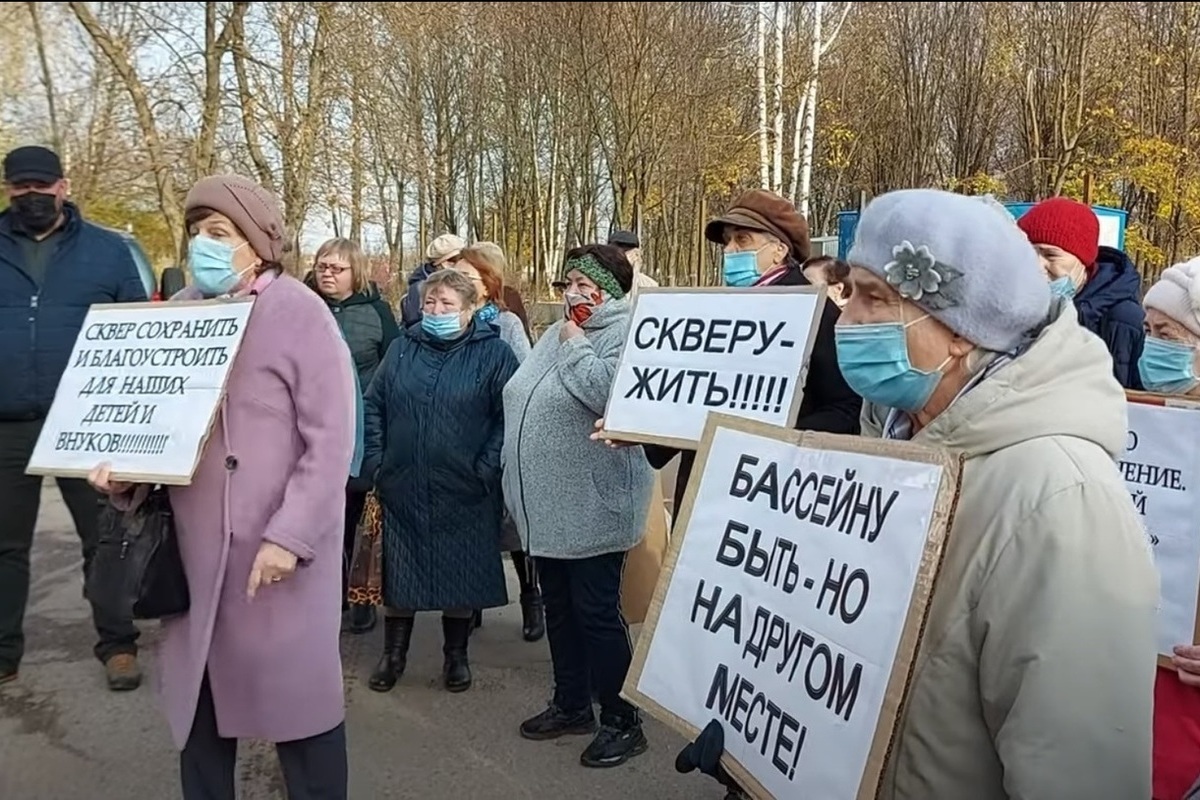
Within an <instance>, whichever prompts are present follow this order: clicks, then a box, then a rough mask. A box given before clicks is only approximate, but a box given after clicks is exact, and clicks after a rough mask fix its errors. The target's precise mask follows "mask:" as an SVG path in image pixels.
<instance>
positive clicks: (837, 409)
mask: <svg viewBox="0 0 1200 800" xmlns="http://www.w3.org/2000/svg"><path fill="white" fill-rule="evenodd" d="M704 236H705V238H707V239H708V240H709V241H710V242H714V243H716V244H719V245H722V246H723V247H724V248H725V253H726V255H728V254H731V253H747V252H749V253H754V260H753V262H752V264H753V266H752V267H750V268H747V267H746V266H744V264H745V263H748V262H749V259H746V258H744V257H743V258H742V259H740V260H741V261H742V262H743V264H740V265H736V266H731V265H733V264H734V263H735V261H737V259H729V261H728V262H727V265H726V268H725V270H724V274H725V283H726V284H727V285H730V286H808V285H810V283H809V280H808V278H806V277H805V276H804V272H803V271H802V270H801V268H800V265H801V264H803V263H804V262H805V261H806V260H807V259H808V248H809V238H808V223H807V222H806V221H805V219H804V217H802V216H800V214H799V213H798V212H797V211H796V209H795V207H793V206H792V204H791V203H789V202H788V201H787V200H785V199H784V198H782V197H780V196H779V195H777V194H775V193H774V192H768V191H766V190H765V189H753V190H751V191H749V192H745V193H744V194H742V195H741V196H740V197H739V198H738V199H737V201H736V202H735V203H734V204H733V207H732V208H730V209H729V211H728V212H726V213H725V214H724V215H723V216H721V217H718V218H717V219H714V220H712V221H711V222H709V223H708V225H706V226H705V227H704ZM840 313H841V312H840V311H839V309H838V307H837V305H835V304H834V303H826V304H825V310H824V313H823V314H822V315H821V322H820V327H819V328H818V329H817V336H816V340H815V341H814V343H813V349H812V355H811V356H810V358H809V371H808V378H807V380H806V381H805V383H804V399H803V400H802V401H801V403H800V413H799V416H797V417H796V428H797V429H798V430H812V431H824V432H826V433H847V434H854V435H857V434H858V432H859V422H858V417H859V412H860V411H861V410H862V398H860V397H859V396H858V395H856V394H855V393H854V391H853V390H851V388H850V387H849V386H848V385H847V384H846V381H845V379H844V378H843V377H842V372H841V370H840V369H839V368H838V363H837V349H836V348H835V346H834V341H833V327H834V325H835V324H836V323H837V319H838V315H839V314H840ZM645 451H646V458H647V460H649V461H650V463H651V464H652V465H653V466H654V467H655V469H662V468H663V467H665V466H666V465H667V463H668V462H670V460H671V459H672V458H674V457H675V455H676V453H679V477H678V479H677V480H676V483H675V505H674V506H673V508H674V509H675V512H676V518H678V512H679V508H680V506H681V504H682V503H683V492H684V489H686V488H687V482H688V477H689V476H690V475H691V473H692V465H693V464H694V462H695V458H696V453H695V451H694V450H683V451H679V450H675V449H673V448H670V447H662V446H659V445H646V446H645Z"/></svg>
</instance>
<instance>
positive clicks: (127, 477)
mask: <svg viewBox="0 0 1200 800" xmlns="http://www.w3.org/2000/svg"><path fill="white" fill-rule="evenodd" d="M254 301H255V296H254V295H246V296H243V297H218V298H213V299H211V300H169V301H164V302H153V301H142V302H136V303H96V304H94V305H92V306H90V307H89V308H88V313H91V311H92V310H93V309H98V310H107V309H120V310H122V311H128V310H131V309H140V308H152V309H176V308H186V307H189V306H213V307H215V306H218V305H238V304H242V303H245V304H249V305H250V306H253V304H254ZM253 313H254V309H253V308H251V310H250V312H249V313H247V314H246V330H244V331H242V337H241V338H240V339H238V346H237V350H236V351H235V352H234V353H233V357H232V358H231V359H230V364H229V369H227V370H225V375H224V377H223V378H222V379H221V386H220V387H219V389H218V392H217V402H216V403H214V404H213V410H212V413H211V414H209V417H208V423H207V424H206V425H205V427H204V432H203V433H202V434H201V435H200V439H199V440H198V443H197V446H196V454H195V456H194V457H193V459H192V468H191V469H190V470H189V471H188V474H187V477H186V478H183V477H179V476H174V475H156V474H153V473H141V472H120V471H115V470H114V471H113V473H112V475H111V476H110V477H111V479H112V480H115V481H126V482H129V483H150V484H158V485H162V486H188V485H189V484H191V482H192V480H193V479H194V478H195V477H196V467H198V466H199V465H200V458H201V456H203V455H204V450H205V448H206V447H208V440H209V439H210V438H211V436H212V429H213V423H214V422H215V421H216V419H217V411H218V409H220V407H221V403H222V402H223V401H224V397H225V392H226V391H227V390H228V387H229V373H230V372H232V371H233V363H234V362H235V361H236V360H237V356H238V354H239V353H240V352H241V348H242V342H244V341H245V338H246V335H247V334H248V333H249V328H250V319H251V317H252V315H253ZM84 321H85V322H86V321H87V317H86V316H85V317H84ZM83 331H84V328H83V327H82V326H81V327H80V329H79V334H78V336H76V339H75V342H76V343H75V344H73V345H71V351H72V353H74V351H75V348H76V346H77V345H78V342H79V336H82V335H83ZM61 391H63V384H62V382H61V381H60V382H59V384H58V388H57V389H56V390H55V392H54V401H53V402H52V403H51V404H50V407H51V408H53V407H54V403H57V402H58V394H59V392H61ZM42 431H43V432H44V431H45V428H44V427H43V429H42ZM41 436H42V434H41V433H39V434H38V439H39V440H40V439H41ZM35 450H36V443H35ZM32 458H33V456H32V454H31V455H30V459H31V461H32ZM25 474H26V475H40V476H43V477H46V476H50V477H55V478H87V477H88V475H89V474H91V470H84V469H53V468H46V467H34V466H32V464H27V465H26V467H25Z"/></svg>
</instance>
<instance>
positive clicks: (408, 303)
mask: <svg viewBox="0 0 1200 800" xmlns="http://www.w3.org/2000/svg"><path fill="white" fill-rule="evenodd" d="M437 271H438V268H437V267H435V266H434V265H433V264H432V263H431V262H429V261H426V262H425V263H424V264H422V265H421V266H419V267H417V268H416V269H414V270H413V271H412V272H411V273H409V276H408V289H407V290H405V292H404V299H403V300H401V301H400V322H401V324H402V325H403V326H404V327H405V328H407V327H408V326H409V325H412V324H413V323H414V322H420V321H421V284H422V283H424V282H425V279H426V278H428V277H429V276H430V275H432V274H433V273H435V272H437Z"/></svg>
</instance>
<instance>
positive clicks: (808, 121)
mask: <svg viewBox="0 0 1200 800" xmlns="http://www.w3.org/2000/svg"><path fill="white" fill-rule="evenodd" d="M824 6H825V4H824V3H813V23H812V42H811V48H812V52H811V60H810V62H809V70H810V72H809V75H808V91H807V95H806V97H805V98H804V145H803V148H802V152H801V155H800V192H799V195H800V196H799V197H798V198H797V209H798V210H799V212H800V214H801V216H804V217H806V218H807V217H808V210H809V205H810V203H809V195H810V194H811V193H812V167H813V149H814V147H815V144H816V133H817V83H818V81H819V79H820V77H821V21H822V20H821V18H822V17H823V16H824Z"/></svg>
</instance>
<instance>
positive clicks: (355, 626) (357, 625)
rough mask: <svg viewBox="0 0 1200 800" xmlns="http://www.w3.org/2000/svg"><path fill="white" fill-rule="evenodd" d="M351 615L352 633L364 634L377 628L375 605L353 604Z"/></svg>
mask: <svg viewBox="0 0 1200 800" xmlns="http://www.w3.org/2000/svg"><path fill="white" fill-rule="evenodd" d="M349 616H350V626H349V627H350V631H349V632H350V633H353V634H363V633H370V632H371V631H373V630H375V621H376V614H375V606H369V605H357V604H356V605H352V606H350V612H349Z"/></svg>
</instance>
